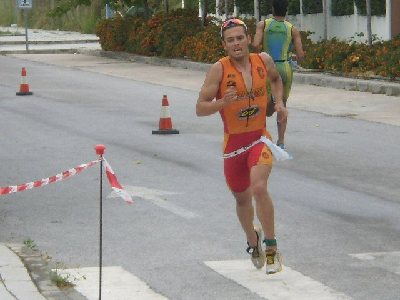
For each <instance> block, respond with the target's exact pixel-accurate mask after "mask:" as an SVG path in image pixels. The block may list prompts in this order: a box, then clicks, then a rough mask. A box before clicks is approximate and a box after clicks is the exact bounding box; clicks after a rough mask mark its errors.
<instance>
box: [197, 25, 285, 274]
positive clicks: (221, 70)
mask: <svg viewBox="0 0 400 300" xmlns="http://www.w3.org/2000/svg"><path fill="white" fill-rule="evenodd" d="M221 38H222V44H223V47H224V49H225V51H226V52H227V55H228V56H226V57H224V58H222V59H220V60H219V61H218V62H216V63H215V64H213V65H212V66H211V68H210V70H209V71H208V73H207V75H206V78H205V80H204V84H203V86H202V88H201V91H200V93H199V98H198V100H197V104H196V114H197V116H208V115H211V114H214V113H216V112H219V113H220V115H221V118H222V121H223V123H224V174H225V179H226V182H227V184H228V186H229V188H230V190H231V191H232V193H233V195H234V197H235V199H236V212H237V216H238V219H239V221H240V223H241V225H242V228H243V230H244V232H245V235H246V238H247V244H248V247H247V249H246V250H247V252H248V253H249V254H250V255H251V260H252V262H253V264H254V265H255V267H256V268H258V269H261V268H262V267H263V266H264V265H265V261H266V273H267V274H273V273H276V272H279V271H281V269H282V265H281V257H280V253H279V252H278V251H277V243H276V238H275V227H274V226H275V224H274V206H273V203H272V199H271V197H270V196H269V194H268V191H267V183H268V177H269V174H270V172H271V169H272V153H271V149H270V148H269V147H267V145H266V144H270V145H272V146H274V147H276V148H278V147H277V146H276V145H274V144H273V143H272V142H270V140H267V139H270V134H269V132H268V131H267V129H266V110H267V105H268V101H267V99H268V98H267V97H268V95H267V91H266V85H265V80H266V78H269V81H270V84H271V88H272V94H273V95H274V98H275V110H276V111H277V112H278V113H279V119H280V120H281V121H283V120H285V119H286V117H287V110H286V108H285V106H284V105H283V101H282V94H283V86H282V81H281V78H280V76H279V73H278V71H277V70H276V68H275V65H274V62H273V60H272V59H271V57H270V56H269V55H268V54H266V53H260V54H250V52H249V48H248V46H249V44H250V42H251V41H250V37H249V35H248V34H247V27H246V25H245V23H244V22H243V21H241V20H239V19H228V20H226V21H225V22H224V23H223V24H222V26H221ZM266 140H267V141H266ZM278 149H279V150H280V151H283V150H281V149H280V148H278ZM253 197H254V199H255V203H256V214H257V218H258V220H259V221H260V223H261V226H262V229H261V228H255V227H254V225H253V220H254V208H253V202H252V198H253ZM262 230H263V231H264V233H265V238H264V237H263V234H262ZM262 241H263V242H264V243H265V246H266V250H265V252H264V250H263V246H262Z"/></svg>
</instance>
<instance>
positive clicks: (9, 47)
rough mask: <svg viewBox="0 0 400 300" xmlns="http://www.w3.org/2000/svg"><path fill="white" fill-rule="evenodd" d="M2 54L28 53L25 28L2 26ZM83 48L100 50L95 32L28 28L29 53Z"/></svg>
mask: <svg viewBox="0 0 400 300" xmlns="http://www.w3.org/2000/svg"><path fill="white" fill-rule="evenodd" d="M0 32H2V33H4V34H1V35H0V54H2V55H5V54H11V53H14V54H15V53H27V52H26V37H25V28H23V27H1V26H0ZM82 49H86V50H88V49H90V50H100V49H101V47H100V43H99V38H98V37H97V36H96V35H95V34H82V33H79V32H72V31H58V30H41V29H28V50H29V53H60V52H64V53H65V52H66V53H76V52H78V51H79V50H82Z"/></svg>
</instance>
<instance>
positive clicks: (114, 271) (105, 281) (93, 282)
mask: <svg viewBox="0 0 400 300" xmlns="http://www.w3.org/2000/svg"><path fill="white" fill-rule="evenodd" d="M57 273H58V274H59V275H60V276H62V277H63V278H66V279H67V280H68V281H69V282H72V283H74V284H75V287H74V288H75V290H77V291H78V292H79V293H81V294H82V295H83V296H85V297H86V298H87V299H88V300H98V299H99V268H97V267H92V268H79V269H64V270H57ZM101 282H102V288H101V296H102V297H101V298H102V299H104V300H116V299H118V300H134V299H141V300H168V298H166V297H164V296H162V295H161V294H157V293H156V292H154V291H153V290H152V289H151V288H150V287H149V286H148V285H147V284H146V283H145V282H143V281H141V280H140V279H139V278H137V277H136V276H134V275H132V274H131V273H129V272H128V271H126V270H124V269H123V268H121V267H118V266H115V267H103V268H102V281H101Z"/></svg>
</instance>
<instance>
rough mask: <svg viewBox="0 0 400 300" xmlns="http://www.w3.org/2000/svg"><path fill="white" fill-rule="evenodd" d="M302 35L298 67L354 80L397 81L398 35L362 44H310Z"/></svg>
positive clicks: (399, 66)
mask: <svg viewBox="0 0 400 300" xmlns="http://www.w3.org/2000/svg"><path fill="white" fill-rule="evenodd" d="M309 35H310V33H309V32H308V33H305V32H303V33H302V41H303V47H304V50H305V58H304V60H303V61H302V63H301V66H302V67H304V68H307V69H318V70H322V71H326V72H332V73H335V74H343V75H347V76H354V77H373V76H382V77H387V78H390V79H396V78H397V79H399V78H400V36H397V37H395V38H393V39H392V40H390V41H385V42H375V43H374V44H373V45H372V46H371V47H369V46H368V45H367V44H364V43H356V42H351V43H347V42H345V41H339V40H337V39H331V40H328V41H319V42H316V43H313V42H311V40H310V39H309Z"/></svg>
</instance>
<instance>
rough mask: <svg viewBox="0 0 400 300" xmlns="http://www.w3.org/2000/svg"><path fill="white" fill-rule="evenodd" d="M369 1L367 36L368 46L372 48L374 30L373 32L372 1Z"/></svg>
mask: <svg viewBox="0 0 400 300" xmlns="http://www.w3.org/2000/svg"><path fill="white" fill-rule="evenodd" d="M366 1H367V35H368V45H369V46H372V30H371V0H366Z"/></svg>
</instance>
